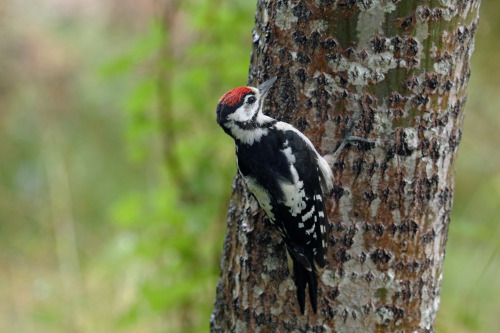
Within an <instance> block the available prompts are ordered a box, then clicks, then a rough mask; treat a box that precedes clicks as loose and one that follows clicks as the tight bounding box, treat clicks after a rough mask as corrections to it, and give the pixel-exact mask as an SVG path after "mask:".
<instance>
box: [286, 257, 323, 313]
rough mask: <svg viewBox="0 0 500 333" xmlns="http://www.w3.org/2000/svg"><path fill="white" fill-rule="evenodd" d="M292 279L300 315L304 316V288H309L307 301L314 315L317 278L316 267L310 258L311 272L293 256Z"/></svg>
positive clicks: (316, 297)
mask: <svg viewBox="0 0 500 333" xmlns="http://www.w3.org/2000/svg"><path fill="white" fill-rule="evenodd" d="M291 257H292V261H293V279H294V282H295V286H296V287H297V300H298V302H299V307H300V313H302V314H304V312H305V304H306V286H309V300H310V302H311V306H312V309H313V311H314V313H316V311H317V308H318V278H317V273H316V267H315V266H314V263H313V259H312V257H311V259H310V263H311V266H310V267H311V270H308V269H307V268H305V267H304V265H302V264H301V263H300V262H299V261H298V260H297V259H296V258H295V257H294V256H293V255H291Z"/></svg>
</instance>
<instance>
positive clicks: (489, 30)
mask: <svg viewBox="0 0 500 333" xmlns="http://www.w3.org/2000/svg"><path fill="white" fill-rule="evenodd" d="M255 3H256V1H255V0H252V1H249V0H233V1H229V0H182V1H175V0H163V1H159V0H141V1H137V0H108V1H102V0H37V1H28V0H2V1H0V300H1V301H0V332H37V333H43V332H124V333H127V332H206V331H208V321H209V317H210V313H211V310H212V304H213V300H214V295H215V287H216V284H217V279H218V274H219V258H220V255H221V252H222V241H223V237H224V232H225V215H226V209H227V205H228V200H229V196H230V192H231V180H232V178H233V177H234V175H235V173H236V164H235V159H234V155H233V154H234V151H233V149H234V148H233V144H232V142H231V139H230V138H229V137H227V136H226V135H224V134H223V133H222V132H221V131H220V129H219V128H218V127H217V125H216V123H215V119H214V118H215V113H214V112H215V106H216V103H217V101H218V99H219V97H220V96H221V95H222V94H223V93H224V92H225V91H227V90H228V89H230V88H232V87H235V86H239V85H244V84H245V82H246V77H247V72H248V65H249V59H250V49H251V43H252V42H251V38H252V37H251V36H252V35H251V31H252V28H253V20H254V10H255ZM498 13H500V2H498V1H483V4H482V8H481V20H480V25H479V29H478V31H477V35H476V51H475V53H474V55H473V58H472V76H471V79H470V84H469V97H468V101H467V105H466V109H467V114H466V119H465V128H464V131H463V138H462V142H461V145H460V150H459V159H458V163H457V166H456V194H455V204H454V210H453V214H452V223H451V226H450V233H449V241H448V246H447V251H446V261H445V265H444V278H443V287H442V297H441V308H440V311H439V315H438V322H437V326H438V332H443V333H444V332H454V333H456V332H458V333H460V332H498V328H499V327H500V301H499V300H498V299H499V298H500V278H499V276H500V261H499V250H500V227H499V223H498V219H499V216H500V167H499V165H500V151H499V145H500V130H499V128H500V93H499V91H500V56H499V54H500V37H499V36H500V19H499V18H500V17H499V14H498Z"/></svg>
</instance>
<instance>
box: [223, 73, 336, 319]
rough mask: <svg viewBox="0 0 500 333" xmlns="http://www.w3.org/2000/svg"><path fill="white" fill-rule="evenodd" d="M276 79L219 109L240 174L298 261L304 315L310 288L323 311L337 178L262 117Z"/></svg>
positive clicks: (228, 97) (295, 136)
mask: <svg viewBox="0 0 500 333" xmlns="http://www.w3.org/2000/svg"><path fill="white" fill-rule="evenodd" d="M275 81H276V77H273V78H272V79H269V80H267V81H266V82H264V83H263V84H261V85H260V86H258V87H257V88H255V87H239V88H234V89H232V90H230V91H229V92H227V93H226V94H224V95H223V96H222V98H221V99H220V100H219V103H218V105H217V123H218V124H219V125H220V126H221V127H222V129H223V130H224V131H225V132H226V133H227V134H228V135H229V136H231V137H232V138H233V139H234V142H235V145H236V157H237V161H238V168H239V172H240V174H241V175H242V176H243V178H244V179H245V182H246V185H247V187H248V190H249V191H250V192H251V193H252V194H253V195H254V196H255V198H256V199H257V201H258V202H259V205H260V207H261V208H262V209H263V210H264V211H265V213H266V214H267V216H268V218H269V220H270V221H271V223H272V224H273V225H274V226H275V227H276V228H277V230H278V232H279V234H280V235H281V236H282V237H283V240H284V242H285V244H286V248H287V250H288V252H289V253H290V257H291V258H292V261H293V273H294V274H293V275H294V281H295V285H296V288H297V299H298V303H299V307H300V312H301V313H302V314H304V309H305V289H306V286H308V289H309V299H310V302H311V306H312V309H313V311H314V312H315V313H316V311H317V288H318V282H317V267H324V266H325V264H326V262H327V259H326V252H327V244H328V242H327V235H328V232H329V223H328V219H327V215H326V211H325V201H324V195H325V194H327V193H329V192H330V191H331V189H332V187H333V173H332V170H331V168H330V166H329V165H328V163H327V161H326V160H325V159H324V158H323V157H322V156H321V155H320V154H319V153H318V152H317V151H316V149H315V148H314V146H313V144H312V143H311V141H310V140H309V139H308V138H307V137H306V136H305V135H304V134H302V133H301V132H300V131H299V130H297V129H296V128H294V127H293V126H292V125H290V124H287V123H284V122H282V121H277V120H275V119H273V118H271V117H268V116H266V115H264V114H263V113H262V109H263V105H264V98H265V96H266V93H267V92H268V91H269V89H270V88H271V87H272V85H273V84H274V82H275Z"/></svg>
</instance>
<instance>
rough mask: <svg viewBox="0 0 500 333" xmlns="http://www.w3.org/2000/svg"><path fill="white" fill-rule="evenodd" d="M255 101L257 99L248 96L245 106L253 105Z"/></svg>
mask: <svg viewBox="0 0 500 333" xmlns="http://www.w3.org/2000/svg"><path fill="white" fill-rule="evenodd" d="M256 100H257V98H255V97H254V96H250V97H248V99H247V104H253V103H255V101H256Z"/></svg>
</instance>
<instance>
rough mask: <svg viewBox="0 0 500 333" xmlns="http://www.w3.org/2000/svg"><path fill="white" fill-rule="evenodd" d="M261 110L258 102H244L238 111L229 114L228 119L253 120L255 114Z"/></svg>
mask: <svg viewBox="0 0 500 333" xmlns="http://www.w3.org/2000/svg"><path fill="white" fill-rule="evenodd" d="M258 111H259V106H258V105H257V103H254V104H246V103H244V104H243V105H242V106H240V107H239V108H238V109H236V111H234V112H233V113H231V114H230V115H229V116H227V119H229V120H232V121H236V122H246V121H250V120H252V118H253V116H255V114H256V113H257V112H258Z"/></svg>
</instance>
